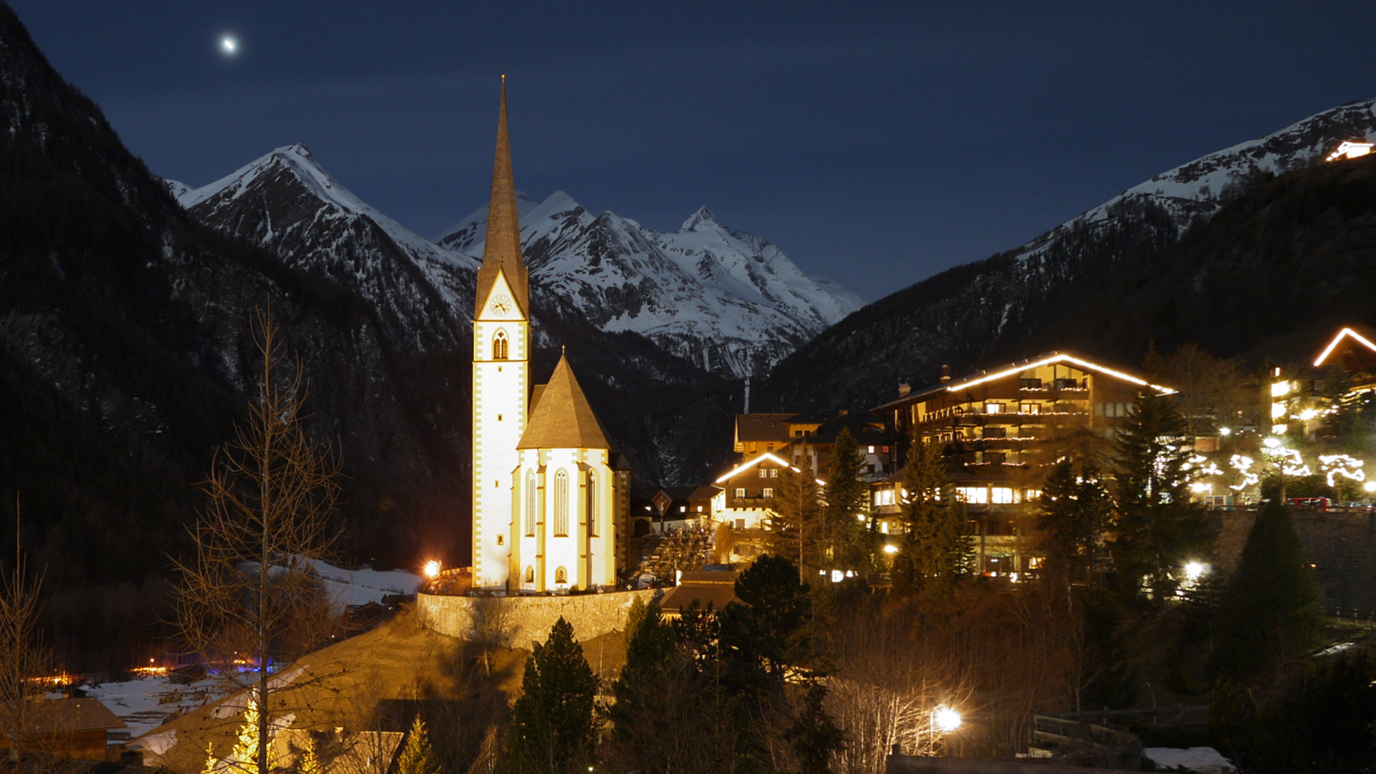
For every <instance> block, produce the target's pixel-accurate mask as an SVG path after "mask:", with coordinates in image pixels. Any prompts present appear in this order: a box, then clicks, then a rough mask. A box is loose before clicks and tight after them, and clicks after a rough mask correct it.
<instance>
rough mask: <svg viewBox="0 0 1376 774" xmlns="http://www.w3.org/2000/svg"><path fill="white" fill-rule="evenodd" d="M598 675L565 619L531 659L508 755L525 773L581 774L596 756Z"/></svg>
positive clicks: (514, 708)
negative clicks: (577, 772)
mask: <svg viewBox="0 0 1376 774" xmlns="http://www.w3.org/2000/svg"><path fill="white" fill-rule="evenodd" d="M596 694H597V677H596V676H595V675H593V672H592V667H590V666H589V665H588V661H587V659H586V658H584V656H583V646H581V645H579V644H578V641H577V640H575V639H574V637H573V626H572V625H570V624H569V622H568V621H565V620H564V619H563V617H562V616H561V617H560V618H559V620H558V621H555V622H554V626H553V628H551V629H550V633H549V639H547V640H545V642H544V644H540V643H536V644H535V652H534V653H532V654H531V656H530V658H529V659H527V660H526V671H525V675H524V677H523V678H522V680H521V697H520V698H519V699H517V700H516V703H515V704H514V705H513V706H512V709H511V729H510V734H509V736H508V741H507V756H508V759H509V761H510V764H511V767H512V769H513V770H514V771H516V772H518V773H519V774H525V772H541V774H545V773H546V772H549V773H551V774H560V773H561V772H573V771H578V770H580V768H581V767H582V766H584V765H586V761H587V760H588V758H589V757H590V756H591V753H592V745H593V730H594V726H593V707H594V700H595V697H596Z"/></svg>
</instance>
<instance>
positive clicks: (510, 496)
mask: <svg viewBox="0 0 1376 774" xmlns="http://www.w3.org/2000/svg"><path fill="white" fill-rule="evenodd" d="M530 366H531V308H530V278H529V274H528V272H527V270H526V265H525V259H524V257H523V255H522V251H521V226H520V221H519V216H518V212H517V205H516V186H515V178H514V175H513V173H512V165H511V143H510V138H509V135H508V132H507V111H506V83H505V80H503V84H502V102H501V111H500V117H499V119H498V127H497V160H496V165H495V169H494V172H493V177H492V200H491V204H490V206H489V208H488V221H487V240H486V244H485V246H484V249H483V263H482V268H481V269H480V270H479V272H478V285H477V295H476V301H475V309H474V317H473V585H474V587H475V588H485V589H491V590H506V591H509V592H551V591H554V592H558V591H567V590H573V589H584V590H586V589H589V588H592V587H603V586H614V585H615V584H616V582H617V576H618V572H619V571H620V569H621V568H622V567H623V566H624V564H625V560H626V554H627V541H626V537H625V523H626V517H627V515H628V511H629V504H630V494H629V493H630V473H629V471H628V470H626V469H625V467H624V465H622V464H621V459H620V456H619V455H618V453H617V452H616V450H615V449H613V448H612V446H611V444H610V443H609V442H608V440H607V437H606V434H605V433H604V432H603V430H602V426H601V424H600V423H599V422H598V420H597V416H596V415H595V414H594V413H593V410H592V407H591V406H590V405H589V403H588V400H587V397H586V396H585V395H584V393H583V388H582V387H581V386H580V385H579V383H578V379H577V378H576V377H575V376H574V373H573V368H572V366H570V364H569V361H568V358H567V356H562V357H561V358H560V360H559V364H558V365H557V366H556V367H555V369H554V373H553V375H552V376H551V377H550V381H549V383H548V384H544V385H535V386H532V385H531V379H530Z"/></svg>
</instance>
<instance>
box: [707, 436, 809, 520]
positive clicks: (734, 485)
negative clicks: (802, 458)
mask: <svg viewBox="0 0 1376 774" xmlns="http://www.w3.org/2000/svg"><path fill="white" fill-rule="evenodd" d="M785 468H793V466H792V465H790V464H789V463H788V461H787V460H785V459H784V458H782V457H780V456H778V455H777V454H774V453H773V452H760V453H759V454H756V455H755V456H753V457H751V458H750V459H748V460H746V461H745V462H742V463H741V464H740V465H737V466H736V467H734V468H732V469H731V470H729V471H727V472H726V473H724V474H722V476H721V477H720V478H718V479H717V480H716V481H714V482H713V483H714V484H715V485H716V486H717V487H719V488H720V489H721V493H720V494H718V495H717V496H716V498H715V499H714V500H713V503H712V519H713V520H714V521H716V522H719V523H725V524H729V525H731V526H732V527H733V528H735V529H764V526H765V525H766V524H767V523H768V522H769V518H770V515H771V514H770V507H771V506H772V504H773V502H774V489H775V487H777V486H778V483H779V472H780V471H781V470H783V469H785ZM793 469H794V470H797V468H793Z"/></svg>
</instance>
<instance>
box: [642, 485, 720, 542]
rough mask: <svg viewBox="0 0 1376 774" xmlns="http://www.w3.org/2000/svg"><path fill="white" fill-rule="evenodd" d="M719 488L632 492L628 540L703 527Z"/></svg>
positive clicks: (708, 486) (681, 488)
mask: <svg viewBox="0 0 1376 774" xmlns="http://www.w3.org/2000/svg"><path fill="white" fill-rule="evenodd" d="M720 492H721V487H718V486H712V485H710V484H708V485H705V486H677V487H666V488H664V489H634V490H632V491H631V526H630V529H631V537H644V536H645V535H647V534H649V533H650V532H651V531H652V530H656V529H657V530H659V531H664V530H665V529H685V528H687V527H696V526H703V524H704V523H705V522H706V521H707V520H709V519H711V518H712V500H713V498H715V497H716V496H717V494H718V493H720Z"/></svg>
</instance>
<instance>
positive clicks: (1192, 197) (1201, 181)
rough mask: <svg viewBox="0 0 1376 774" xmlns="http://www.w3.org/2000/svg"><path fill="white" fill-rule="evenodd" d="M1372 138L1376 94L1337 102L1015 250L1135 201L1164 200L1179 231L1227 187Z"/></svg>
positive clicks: (1105, 217)
mask: <svg viewBox="0 0 1376 774" xmlns="http://www.w3.org/2000/svg"><path fill="white" fill-rule="evenodd" d="M1358 139H1361V140H1366V141H1376V99H1368V100H1360V101H1357V102H1350V103H1348V104H1346V105H1339V106H1337V107H1335V108H1330V109H1328V110H1325V111H1323V112H1320V113H1316V114H1314V115H1312V116H1309V117H1308V118H1305V119H1304V120H1302V121H1297V122H1295V123H1293V124H1291V125H1289V126H1287V127H1285V128H1283V129H1281V130H1279V131H1276V132H1272V133H1271V134H1268V135H1265V136H1263V137H1258V138H1256V139H1252V140H1247V141H1245V142H1240V143H1238V144H1236V145H1233V146H1231V147H1228V148H1224V149H1223V150H1219V151H1215V152H1213V153H1208V154H1205V155H1204V156H1200V157H1199V158H1197V159H1194V160H1193V161H1189V162H1186V163H1184V164H1181V165H1180V166H1178V167H1175V168H1174V169H1170V170H1167V171H1165V172H1162V173H1161V174H1158V175H1155V176H1153V177H1152V178H1151V179H1149V180H1146V181H1144V182H1142V183H1139V184H1137V185H1135V186H1133V187H1131V188H1129V189H1127V190H1126V191H1124V192H1123V193H1121V194H1119V195H1118V196H1115V197H1114V198H1112V199H1109V200H1108V201H1106V202H1104V203H1103V204H1100V205H1099V206H1097V207H1094V208H1093V209H1090V210H1089V211H1087V212H1085V213H1084V214H1082V215H1080V216H1078V217H1076V218H1074V219H1072V220H1070V221H1067V222H1065V223H1063V224H1061V225H1059V226H1057V227H1056V228H1054V229H1052V230H1051V231H1048V232H1046V233H1045V234H1042V235H1041V236H1039V237H1037V238H1036V239H1034V240H1032V241H1031V242H1029V243H1027V244H1025V245H1023V246H1022V247H1020V248H1017V249H1016V250H1015V254H1016V256H1017V257H1018V258H1019V259H1026V258H1031V257H1034V256H1036V255H1040V254H1041V253H1043V252H1044V251H1045V250H1046V248H1047V247H1048V246H1049V245H1050V244H1052V243H1053V242H1054V241H1056V240H1057V239H1059V238H1060V237H1061V236H1062V235H1064V234H1066V233H1068V232H1069V231H1070V230H1072V229H1074V228H1076V227H1078V226H1083V225H1096V226H1097V225H1100V224H1106V223H1108V222H1110V221H1112V220H1114V219H1115V217H1116V216H1115V214H1114V213H1115V211H1116V210H1119V209H1125V208H1124V205H1127V204H1130V203H1133V202H1143V201H1149V202H1153V203H1155V204H1159V205H1161V206H1163V207H1164V208H1165V209H1166V211H1167V212H1169V213H1170V214H1171V216H1172V218H1174V220H1175V222H1176V225H1177V228H1178V229H1179V230H1180V231H1181V232H1183V231H1184V230H1185V229H1186V228H1188V227H1189V226H1190V225H1191V224H1192V223H1193V222H1194V221H1195V220H1196V219H1197V218H1205V219H1207V218H1211V217H1212V216H1213V215H1214V213H1216V212H1217V211H1218V209H1219V208H1220V207H1221V206H1222V205H1223V203H1224V200H1225V199H1226V198H1227V196H1228V195H1229V193H1230V192H1231V191H1232V190H1233V189H1236V188H1239V187H1241V186H1244V185H1246V184H1247V183H1248V182H1249V181H1250V180H1251V179H1252V178H1254V177H1256V176H1257V175H1261V174H1284V173H1286V172H1290V171H1292V170H1295V169H1298V168H1300V167H1303V166H1307V165H1310V164H1313V163H1316V162H1318V161H1319V160H1320V159H1322V158H1324V157H1325V156H1326V155H1327V154H1328V152H1329V151H1331V150H1332V149H1333V147H1335V146H1336V145H1337V144H1338V143H1339V142H1341V141H1342V140H1358Z"/></svg>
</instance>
